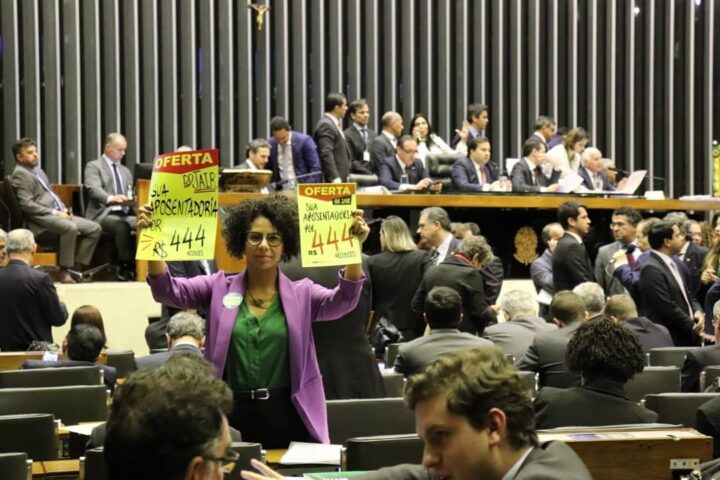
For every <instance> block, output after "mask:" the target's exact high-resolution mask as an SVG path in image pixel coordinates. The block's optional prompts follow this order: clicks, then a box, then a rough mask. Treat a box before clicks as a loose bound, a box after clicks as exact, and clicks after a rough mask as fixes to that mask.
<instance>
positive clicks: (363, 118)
mask: <svg viewBox="0 0 720 480" xmlns="http://www.w3.org/2000/svg"><path fill="white" fill-rule="evenodd" d="M348 113H349V114H350V120H351V121H352V125H350V126H349V127H348V128H346V129H345V138H346V139H347V141H348V144H349V145H350V151H351V152H352V156H353V164H352V169H351V170H352V172H353V173H362V174H373V173H375V170H374V164H373V162H372V158H371V155H370V144H371V143H372V141H373V140H375V137H377V134H376V133H375V132H373V131H372V130H370V129H369V128H368V121H369V120H370V106H369V105H368V103H367V100H365V99H364V98H360V99H358V100H354V101H352V102H350V105H349V107H348Z"/></svg>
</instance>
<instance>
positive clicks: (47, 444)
mask: <svg viewBox="0 0 720 480" xmlns="http://www.w3.org/2000/svg"><path fill="white" fill-rule="evenodd" d="M0 452H4V453H7V452H25V453H26V454H27V456H28V457H29V458H32V459H33V460H35V461H43V460H56V459H57V458H58V445H57V439H56V437H55V417H54V416H53V415H52V414H50V413H43V414H38V413H29V414H24V415H0ZM0 472H2V469H0ZM0 477H2V475H0ZM2 478H4V477H2Z"/></svg>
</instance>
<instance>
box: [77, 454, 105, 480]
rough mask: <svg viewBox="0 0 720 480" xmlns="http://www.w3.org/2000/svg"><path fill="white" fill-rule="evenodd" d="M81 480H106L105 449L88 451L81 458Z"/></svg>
mask: <svg viewBox="0 0 720 480" xmlns="http://www.w3.org/2000/svg"><path fill="white" fill-rule="evenodd" d="M80 480H105V454H104V452H103V447H98V448H93V449H91V450H86V451H85V455H84V456H82V457H80Z"/></svg>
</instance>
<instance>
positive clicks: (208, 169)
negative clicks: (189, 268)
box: [136, 150, 218, 260]
mask: <svg viewBox="0 0 720 480" xmlns="http://www.w3.org/2000/svg"><path fill="white" fill-rule="evenodd" d="M154 163H155V164H154V166H153V174H152V179H151V180H150V206H151V207H152V209H153V224H152V226H150V227H147V228H144V229H142V231H141V232H140V239H139V241H138V248H137V255H136V258H137V259H138V260H202V259H212V258H214V256H215V234H216V230H217V211H218V151H217V150H197V151H191V152H174V153H168V154H165V155H160V156H159V157H157V158H156V159H155V162H154Z"/></svg>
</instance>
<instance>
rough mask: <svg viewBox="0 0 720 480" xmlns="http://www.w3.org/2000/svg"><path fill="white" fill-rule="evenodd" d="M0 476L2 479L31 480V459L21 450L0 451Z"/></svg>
mask: <svg viewBox="0 0 720 480" xmlns="http://www.w3.org/2000/svg"><path fill="white" fill-rule="evenodd" d="M0 478H2V479H3V480H31V479H32V460H29V459H28V457H27V455H26V454H24V453H21V452H13V453H0Z"/></svg>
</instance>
